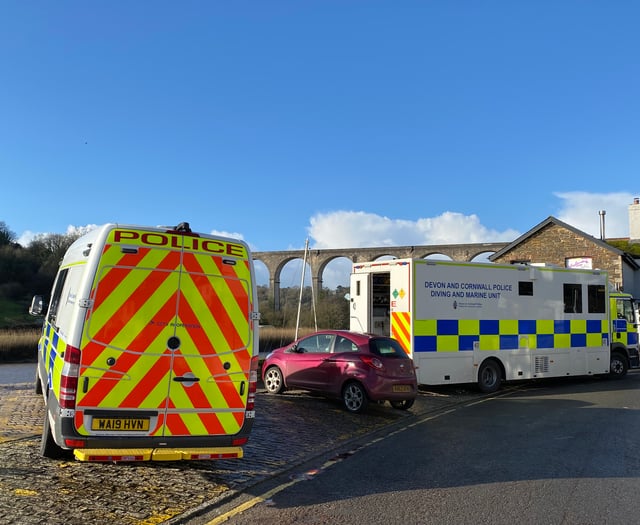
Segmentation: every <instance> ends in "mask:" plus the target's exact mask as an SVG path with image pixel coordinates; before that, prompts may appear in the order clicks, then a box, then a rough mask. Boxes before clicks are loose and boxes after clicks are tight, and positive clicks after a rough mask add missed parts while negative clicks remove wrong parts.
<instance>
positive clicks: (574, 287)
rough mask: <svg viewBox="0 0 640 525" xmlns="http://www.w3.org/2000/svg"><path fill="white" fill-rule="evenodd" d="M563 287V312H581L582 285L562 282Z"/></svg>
mask: <svg viewBox="0 0 640 525" xmlns="http://www.w3.org/2000/svg"><path fill="white" fill-rule="evenodd" d="M563 287H564V313H565V314H581V313H582V286H581V285H579V284H567V283H565V284H563Z"/></svg>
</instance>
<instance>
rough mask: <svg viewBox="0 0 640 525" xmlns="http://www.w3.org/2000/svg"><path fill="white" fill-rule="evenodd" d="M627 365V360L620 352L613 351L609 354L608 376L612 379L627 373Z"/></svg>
mask: <svg viewBox="0 0 640 525" xmlns="http://www.w3.org/2000/svg"><path fill="white" fill-rule="evenodd" d="M628 369H629V365H628V364H627V360H626V359H625V357H624V356H623V355H622V354H621V353H620V352H613V353H612V354H611V364H610V366H609V376H610V377H612V378H614V379H620V378H621V377H624V376H626V375H627V370H628Z"/></svg>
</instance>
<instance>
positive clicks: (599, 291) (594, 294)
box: [587, 284, 607, 314]
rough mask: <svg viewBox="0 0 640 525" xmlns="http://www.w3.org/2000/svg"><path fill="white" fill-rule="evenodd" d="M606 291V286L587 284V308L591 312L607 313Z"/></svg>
mask: <svg viewBox="0 0 640 525" xmlns="http://www.w3.org/2000/svg"><path fill="white" fill-rule="evenodd" d="M604 292H605V290H604V286H601V285H593V284H590V285H589V286H587V309H588V311H589V313H590V314H603V313H605V311H606V302H607V298H606V296H605V293H604Z"/></svg>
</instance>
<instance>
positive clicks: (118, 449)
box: [30, 223, 259, 461]
mask: <svg viewBox="0 0 640 525" xmlns="http://www.w3.org/2000/svg"><path fill="white" fill-rule="evenodd" d="M30 313H31V314H32V315H44V323H43V331H42V335H41V338H40V340H39V343H38V366H37V377H36V387H35V388H36V392H37V393H41V394H42V395H43V397H44V401H45V403H46V414H45V418H44V424H43V431H42V440H41V447H40V448H41V454H42V455H43V456H46V457H50V458H57V457H64V456H65V455H69V454H70V453H69V451H73V455H74V456H75V458H76V459H78V460H80V461H146V460H156V461H176V460H187V459H222V458H240V457H242V455H243V445H245V444H246V443H247V440H248V438H249V435H250V432H251V428H252V424H253V421H254V417H255V410H254V403H255V393H256V387H257V369H258V323H259V313H258V304H257V295H256V283H255V275H254V267H253V259H252V256H251V253H250V250H249V247H248V246H247V245H246V244H245V243H244V242H243V241H241V240H237V239H230V238H225V237H218V236H213V235H208V234H202V233H194V232H192V231H191V229H190V228H189V225H188V223H182V224H180V225H179V226H177V227H175V228H152V227H140V226H131V225H122V224H106V225H104V226H102V227H99V228H97V229H95V230H93V231H91V232H89V233H87V234H86V235H84V236H82V237H80V238H79V239H77V240H76V241H75V242H74V243H73V244H72V245H71V246H70V247H69V249H68V250H67V252H66V254H65V255H64V258H63V260H62V262H61V264H60V268H59V270H58V273H57V276H56V278H55V281H54V283H53V290H52V293H51V297H50V299H49V300H48V303H47V302H46V301H45V299H44V298H43V297H42V296H36V297H34V299H33V301H32V304H31V308H30Z"/></svg>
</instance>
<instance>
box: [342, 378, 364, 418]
mask: <svg viewBox="0 0 640 525" xmlns="http://www.w3.org/2000/svg"><path fill="white" fill-rule="evenodd" d="M368 401H369V400H368V399H367V393H366V392H365V390H364V387H363V386H362V385H361V384H360V383H356V382H355V381H352V382H350V383H347V384H346V385H345V387H344V388H343V389H342V402H343V403H344V407H345V408H346V409H347V410H348V411H349V412H352V413H354V414H359V413H360V412H363V411H364V410H365V409H366V408H367V403H368Z"/></svg>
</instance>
